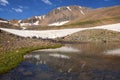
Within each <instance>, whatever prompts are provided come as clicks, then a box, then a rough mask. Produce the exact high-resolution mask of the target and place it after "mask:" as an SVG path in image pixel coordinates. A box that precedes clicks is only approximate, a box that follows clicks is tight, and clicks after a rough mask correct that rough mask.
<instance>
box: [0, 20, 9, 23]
mask: <svg viewBox="0 0 120 80" xmlns="http://www.w3.org/2000/svg"><path fill="white" fill-rule="evenodd" d="M0 22H2V23H8V21H3V20H0Z"/></svg>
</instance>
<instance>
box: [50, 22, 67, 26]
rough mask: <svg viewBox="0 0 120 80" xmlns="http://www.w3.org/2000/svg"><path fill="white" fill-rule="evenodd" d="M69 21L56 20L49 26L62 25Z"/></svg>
mask: <svg viewBox="0 0 120 80" xmlns="http://www.w3.org/2000/svg"><path fill="white" fill-rule="evenodd" d="M68 22H69V21H62V22H56V23H52V24H48V26H62V25H64V24H66V23H68Z"/></svg>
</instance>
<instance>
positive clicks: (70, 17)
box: [7, 6, 120, 29]
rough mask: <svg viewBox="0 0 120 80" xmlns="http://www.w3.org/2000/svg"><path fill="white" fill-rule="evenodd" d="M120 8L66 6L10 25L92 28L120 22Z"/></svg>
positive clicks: (21, 26) (10, 22)
mask: <svg viewBox="0 0 120 80" xmlns="http://www.w3.org/2000/svg"><path fill="white" fill-rule="evenodd" d="M119 13H120V6H113V7H105V8H98V9H92V8H87V7H82V6H64V7H58V8H56V9H54V10H52V11H50V12H49V13H48V14H46V15H42V16H33V17H31V18H27V19H24V20H16V19H14V20H10V21H7V22H9V24H12V25H14V26H19V28H21V29H40V28H45V27H47V28H51V27H50V26H52V28H54V26H64V25H65V27H66V26H67V27H68V26H72V27H73V26H74V27H90V26H97V25H103V24H110V23H119V22H120V14H119Z"/></svg>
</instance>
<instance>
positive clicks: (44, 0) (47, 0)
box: [42, 0, 52, 5]
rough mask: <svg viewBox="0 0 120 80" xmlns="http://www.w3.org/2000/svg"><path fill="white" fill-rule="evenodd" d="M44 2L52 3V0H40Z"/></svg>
mask: <svg viewBox="0 0 120 80" xmlns="http://www.w3.org/2000/svg"><path fill="white" fill-rule="evenodd" d="M42 1H43V2H44V3H45V4H48V5H52V2H51V1H50V0H42Z"/></svg>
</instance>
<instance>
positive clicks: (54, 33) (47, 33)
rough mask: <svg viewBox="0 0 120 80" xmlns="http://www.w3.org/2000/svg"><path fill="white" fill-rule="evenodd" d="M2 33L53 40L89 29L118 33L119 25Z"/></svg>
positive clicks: (14, 30) (7, 30)
mask: <svg viewBox="0 0 120 80" xmlns="http://www.w3.org/2000/svg"><path fill="white" fill-rule="evenodd" d="M0 29H1V30H3V31H6V32H9V33H12V34H15V35H18V36H22V37H34V36H35V37H37V38H50V39H54V38H57V37H65V36H67V35H71V34H73V33H76V32H78V31H83V30H90V29H107V30H112V31H117V32H120V23H117V24H110V25H102V26H96V27H91V28H72V29H60V30H42V31H38V30H16V29H8V28H0Z"/></svg>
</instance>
